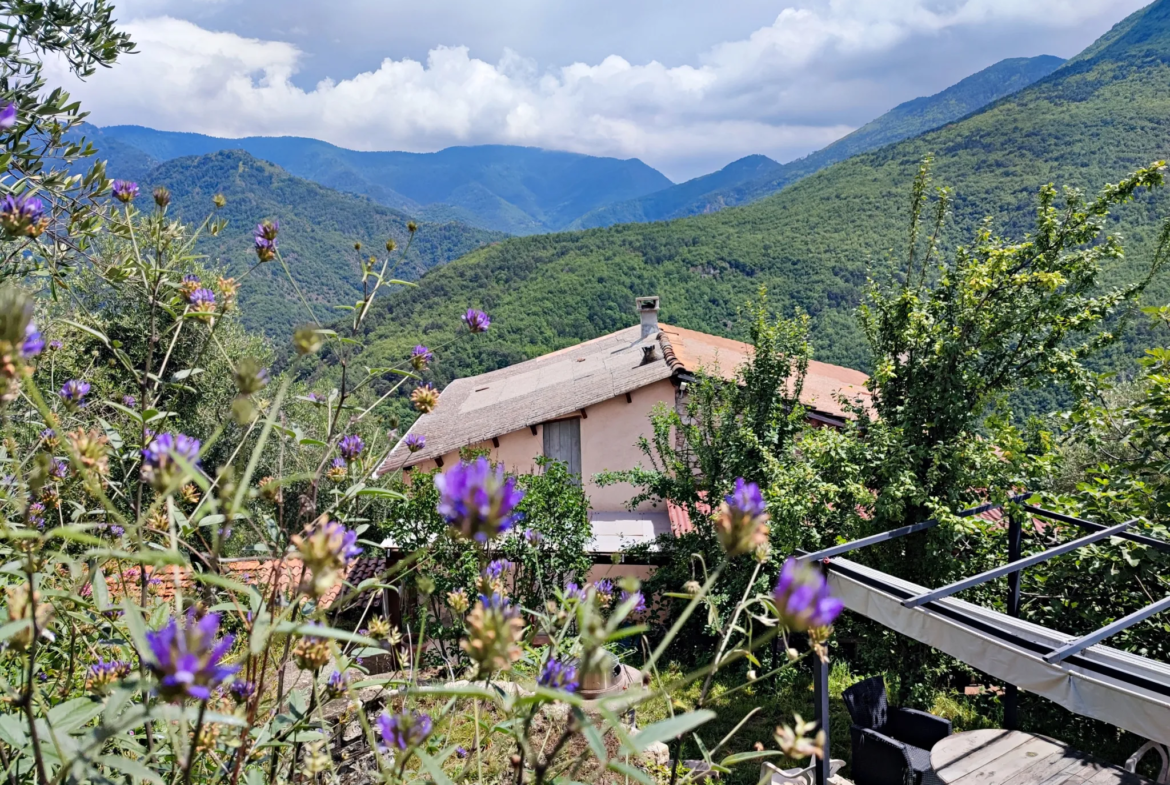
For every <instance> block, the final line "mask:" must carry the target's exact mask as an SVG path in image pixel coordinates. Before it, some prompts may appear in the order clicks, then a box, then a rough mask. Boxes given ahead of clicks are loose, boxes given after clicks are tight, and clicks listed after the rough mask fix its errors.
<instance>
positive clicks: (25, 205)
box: [0, 194, 48, 237]
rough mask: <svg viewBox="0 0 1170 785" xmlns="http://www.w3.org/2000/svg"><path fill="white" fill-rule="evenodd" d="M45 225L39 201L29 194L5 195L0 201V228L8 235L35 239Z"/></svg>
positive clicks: (46, 223)
mask: <svg viewBox="0 0 1170 785" xmlns="http://www.w3.org/2000/svg"><path fill="white" fill-rule="evenodd" d="M47 225H48V219H47V218H46V217H45V205H44V204H43V203H42V202H41V200H40V199H37V198H36V197H34V196H30V195H29V194H20V195H19V196H14V195H13V194H6V195H5V196H4V198H3V199H0V227H3V229H4V231H6V232H8V233H9V234H11V235H24V236H28V237H36V236H37V235H39V234H40V233H41V232H42V231H44V228H45V227H46V226H47Z"/></svg>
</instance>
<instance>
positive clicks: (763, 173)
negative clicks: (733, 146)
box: [574, 55, 1064, 228]
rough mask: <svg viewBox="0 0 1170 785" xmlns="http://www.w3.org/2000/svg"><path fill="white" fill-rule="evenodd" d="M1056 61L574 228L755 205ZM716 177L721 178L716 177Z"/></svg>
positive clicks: (992, 97) (905, 108) (999, 71)
mask: <svg viewBox="0 0 1170 785" xmlns="http://www.w3.org/2000/svg"><path fill="white" fill-rule="evenodd" d="M1063 62H1064V61H1063V60H1061V59H1060V58H1059V57H1052V56H1051V55H1040V56H1038V57H1013V58H1010V59H1007V60H1001V61H1000V62H998V63H996V64H995V65H992V66H989V67H987V68H984V69H983V70H982V71H979V72H978V73H975V74H972V75H971V76H968V77H967V78H966V79H963V80H962V81H960V82H958V83H956V84H954V85H952V86H950V87H948V88H947V89H946V90H943V91H942V92H940V93H936V94H935V95H932V96H925V97H922V98H915V99H914V100H912V101H907V102H906V103H903V104H899V105H898V106H896V107H894V108H893V109H891V110H890V111H888V112H886V113H885V114H884V115H882V116H881V117H879V118H877V119H876V120H873V121H871V122H869V123H866V124H865V125H863V126H862V127H861V128H858V129H857V130H856V131H854V132H853V133H851V134H849V135H848V136H845V137H842V138H841V139H838V140H837V141H836V142H833V143H832V144H831V145H829V146H828V147H826V148H824V149H822V150H818V151H817V152H815V153H813V154H812V155H808V156H806V157H804V158H800V159H797V160H795V161H790V162H789V163H787V164H777V163H775V162H774V161H771V160H770V159H767V158H765V159H764V160H765V161H767V162H768V163H771V164H772V166H770V167H769V166H761V167H759V170H758V171H757V172H753V173H747V172H744V175H743V176H738V177H734V176H731V175H732V171H733V170H734V171H736V172H740V171H743V170H744V167H743V163H744V162H746V161H748V160H749V159H746V158H745V159H743V160H742V161H736V162H735V163H733V164H730V165H728V166H727V167H726V168H725V169H723V170H721V171H720V172H716V173H715V174H713V175H707V176H706V177H699V178H695V179H694V180H688V181H687V182H685V183H680V184H679V185H676V186H673V187H671V188H667V189H665V190H663V191H659V192H658V193H653V194H650V195H648V196H643V197H639V198H638V199H633V200H630V201H627V202H619V203H617V204H612V205H607V206H604V207H599V208H598V209H596V210H594V211H593V212H591V213H589V214H587V215H585V216H583V217H582V218H581V219H580V220H578V221H577V222H576V223H575V224H574V228H591V227H598V226H611V225H613V224H615V223H627V222H629V221H661V220H664V219H669V218H680V217H683V216H687V215H696V214H698V213H709V212H714V211H715V210H721V209H723V208H724V207H729V206H732V205H739V204H747V203H749V202H754V201H756V200H758V199H762V198H763V197H765V196H768V195H769V194H773V193H775V192H776V191H779V190H780V189H781V188H784V187H785V186H787V185H789V184H791V183H794V182H796V181H797V180H799V179H801V178H802V177H807V176H809V175H810V174H813V173H814V172H817V171H819V170H821V169H824V168H825V167H826V166H830V165H832V164H834V163H836V162H838V161H843V160H845V159H846V158H849V157H850V156H853V155H857V154H859V153H863V152H867V151H870V150H876V149H877V148H879V147H882V146H884V145H887V144H891V143H893V142H898V141H901V140H902V139H908V138H910V137H912V136H917V135H918V134H921V133H924V132H926V131H929V130H931V129H934V128H939V127H940V126H943V125H945V124H947V123H950V122H953V121H955V120H958V119H960V118H962V117H965V116H966V115H969V114H971V113H972V112H975V111H977V110H979V109H982V108H983V107H985V106H987V105H988V104H991V103H992V102H994V101H997V100H999V99H1000V98H1002V97H1003V96H1005V95H1011V94H1012V93H1015V92H1018V91H1020V90H1022V89H1023V88H1025V87H1027V86H1028V85H1030V84H1032V83H1034V82H1036V81H1037V80H1039V79H1042V78H1043V77H1045V76H1047V75H1048V74H1050V73H1052V72H1053V71H1055V70H1056V69H1057V68H1059V67H1060V64H1061V63H1063ZM752 158H762V156H752ZM720 175H722V177H721V178H717V176H720ZM720 179H721V180H723V181H726V182H721V181H720Z"/></svg>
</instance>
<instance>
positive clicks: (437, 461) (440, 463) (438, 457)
mask: <svg viewBox="0 0 1170 785" xmlns="http://www.w3.org/2000/svg"><path fill="white" fill-rule="evenodd" d="M435 466H438V467H439V468H440V469H442V468H443V456H442V455H436V456H435Z"/></svg>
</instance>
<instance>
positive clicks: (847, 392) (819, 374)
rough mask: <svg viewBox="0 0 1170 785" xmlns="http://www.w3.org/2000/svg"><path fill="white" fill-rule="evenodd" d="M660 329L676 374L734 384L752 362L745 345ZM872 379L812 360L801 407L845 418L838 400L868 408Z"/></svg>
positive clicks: (664, 350) (676, 328)
mask: <svg viewBox="0 0 1170 785" xmlns="http://www.w3.org/2000/svg"><path fill="white" fill-rule="evenodd" d="M660 327H661V330H662V332H661V333H660V341H661V343H662V346H663V352H662V353H663V355H664V356H665V357H666V362H667V363H668V364H669V365H670V366H671V368H672V369H673V370H674V371H676V372H680V373H681V372H686V373H692V374H693V373H696V372H697V371H699V370H703V371H705V372H706V373H709V374H712V375H718V376H722V377H723V378H724V379H727V380H729V381H730V380H733V379H734V378H735V374H736V371H738V370H739V368H740V367H741V366H743V365H744V363H746V362H748V360H750V359H751V356H752V345H751V344H748V343H744V342H743V341H733V340H731V339H730V338H720V337H719V336H717V335H709V334H707V333H701V332H697V331H695V330H686V329H683V328H682V327H671V326H669V325H660ZM868 379H869V377H868V376H866V375H865V374H864V373H862V372H861V371H855V370H853V369H852V368H843V367H842V366H840V365H830V364H829V363H822V362H817V361H816V360H810V361H809V363H808V373H807V374H806V375H805V377H804V389H803V390H802V391H801V403H803V404H804V405H805V406H807V407H809V408H810V409H812V410H814V411H817V412H821V413H823V414H827V415H830V416H832V417H845V416H846V413H845V411H844V409H842V407H841V404H840V403H839V402H838V400H837V399H838V397H840V396H841V395H844V396H845V397H846V398H847V399H849V400H851V401H852V400H855V401H856V402H858V403H860V404H861V405H863V406H865V407H866V408H868V407H869V405H870V392H869V390H867V389H866V388H865V383H866V381H867V380H868Z"/></svg>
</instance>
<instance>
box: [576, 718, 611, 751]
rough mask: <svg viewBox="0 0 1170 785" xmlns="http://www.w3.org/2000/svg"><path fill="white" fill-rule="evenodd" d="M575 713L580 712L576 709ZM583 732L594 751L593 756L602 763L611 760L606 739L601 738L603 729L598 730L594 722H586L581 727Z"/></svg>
mask: <svg viewBox="0 0 1170 785" xmlns="http://www.w3.org/2000/svg"><path fill="white" fill-rule="evenodd" d="M573 713H574V714H578V713H580V712H579V711H574V712H573ZM581 734H582V735H583V736H584V737H585V741H586V743H587V744H588V745H589V749H590V750H592V751H593V757H595V758H597V760H599V761H601V762H602V763H605V762H606V761H607V760H609V753H608V752H607V751H606V749H605V740H604V739H602V738H601V731H599V730H597V727H596V726H595V725H594V724H593V723H588V724H586V725H585V726H584V727H583V728H582V729H581Z"/></svg>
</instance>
